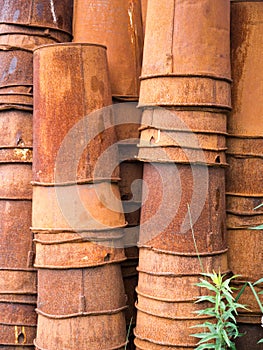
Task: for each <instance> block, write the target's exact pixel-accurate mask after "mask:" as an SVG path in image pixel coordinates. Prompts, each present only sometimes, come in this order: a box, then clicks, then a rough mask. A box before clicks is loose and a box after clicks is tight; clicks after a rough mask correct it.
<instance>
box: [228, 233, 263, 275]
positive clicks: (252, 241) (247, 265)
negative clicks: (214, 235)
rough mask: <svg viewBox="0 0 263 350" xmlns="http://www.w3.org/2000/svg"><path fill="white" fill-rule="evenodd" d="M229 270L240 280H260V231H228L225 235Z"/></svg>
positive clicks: (262, 246) (262, 249)
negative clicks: (240, 278)
mask: <svg viewBox="0 0 263 350" xmlns="http://www.w3.org/2000/svg"><path fill="white" fill-rule="evenodd" d="M227 242H228V247H229V250H228V260H229V268H230V269H231V271H233V273H234V274H235V275H242V280H252V281H256V280H258V279H260V278H262V259H263V235H262V230H249V229H238V228H237V229H229V230H228V233H227Z"/></svg>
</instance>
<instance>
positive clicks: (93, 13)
mask: <svg viewBox="0 0 263 350" xmlns="http://www.w3.org/2000/svg"><path fill="white" fill-rule="evenodd" d="M73 36H74V41H75V42H94V43H98V44H103V45H106V46H107V48H108V60H109V71H110V80H111V88H112V95H113V96H114V97H115V98H118V99H123V100H137V99H138V96H139V75H140V71H141V61H142V47H143V29H142V19H141V4H140V0H133V1H126V0H125V1H124V0H122V1H121V2H120V1H119V0H107V1H103V2H97V1H83V0H81V1H77V0H76V1H74V20H73Z"/></svg>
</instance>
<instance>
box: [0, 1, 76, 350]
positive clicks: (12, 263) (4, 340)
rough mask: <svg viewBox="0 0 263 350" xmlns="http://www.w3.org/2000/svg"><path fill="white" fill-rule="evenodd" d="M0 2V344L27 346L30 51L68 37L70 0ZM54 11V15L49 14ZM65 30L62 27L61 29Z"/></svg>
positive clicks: (32, 324)
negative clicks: (40, 45) (53, 0)
mask: <svg viewBox="0 0 263 350" xmlns="http://www.w3.org/2000/svg"><path fill="white" fill-rule="evenodd" d="M61 5H62V2H60V4H59V2H58V1H55V2H50V1H43V0H42V1H32V0H29V1H22V2H21V1H6V0H5V1H4V0H2V1H0V63H1V64H0V70H1V72H0V76H1V78H0V129H1V132H0V174H1V186H0V211H1V223H0V231H1V236H0V247H1V252H0V281H1V283H0V347H1V348H3V349H17V348H20V349H27V350H29V349H33V348H34V346H33V340H34V338H35V336H36V325H37V315H36V313H35V307H36V293H37V290H36V289H37V274H36V270H35V269H34V268H33V261H34V247H33V239H32V233H31V232H30V226H31V216H32V203H31V202H32V187H31V184H30V182H31V180H32V146H33V144H32V143H33V141H32V139H33V132H32V109H33V53H32V50H33V49H34V48H35V47H36V46H37V45H39V44H43V43H48V42H57V41H60V40H63V41H66V40H70V39H71V35H70V31H71V18H72V1H71V0H69V1H63V5H62V6H61ZM54 16H56V18H55V19H54ZM66 31H67V32H66Z"/></svg>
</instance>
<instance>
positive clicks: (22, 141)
mask: <svg viewBox="0 0 263 350" xmlns="http://www.w3.org/2000/svg"><path fill="white" fill-rule="evenodd" d="M0 140H1V142H0V147H1V148H3V147H6V146H11V147H25V148H30V147H32V145H33V132H32V113H31V112H29V111H19V110H15V109H10V110H2V111H0Z"/></svg>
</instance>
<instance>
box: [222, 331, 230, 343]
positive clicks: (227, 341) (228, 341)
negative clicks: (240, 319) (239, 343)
mask: <svg viewBox="0 0 263 350" xmlns="http://www.w3.org/2000/svg"><path fill="white" fill-rule="evenodd" d="M222 335H223V338H224V340H225V342H226V344H227V345H228V346H229V347H230V345H231V343H230V340H229V339H228V335H227V333H226V331H225V330H224V329H223V331H222Z"/></svg>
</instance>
